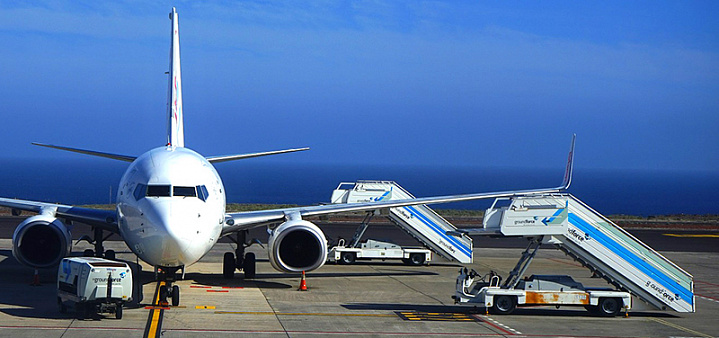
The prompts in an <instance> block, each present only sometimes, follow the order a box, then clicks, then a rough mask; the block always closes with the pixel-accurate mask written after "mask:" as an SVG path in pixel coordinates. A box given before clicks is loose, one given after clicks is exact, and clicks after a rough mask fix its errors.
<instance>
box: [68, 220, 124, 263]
mask: <svg viewBox="0 0 719 338" xmlns="http://www.w3.org/2000/svg"><path fill="white" fill-rule="evenodd" d="M93 231H94V233H93V238H90V237H89V236H87V235H85V236H82V237H80V239H78V240H77V242H76V243H75V244H77V243H80V242H81V241H87V242H88V243H90V244H92V245H94V246H95V249H94V250H93V249H86V250H85V251H83V253H82V255H83V256H85V257H100V258H103V257H104V258H106V259H109V260H113V261H114V260H115V250H107V251H105V249H104V248H103V246H102V243H103V242H104V241H106V240H107V239H108V238H110V236H112V235H113V233H112V232H111V233H109V234H108V235H107V236H105V237H103V233H102V229H100V228H98V227H94V228H93Z"/></svg>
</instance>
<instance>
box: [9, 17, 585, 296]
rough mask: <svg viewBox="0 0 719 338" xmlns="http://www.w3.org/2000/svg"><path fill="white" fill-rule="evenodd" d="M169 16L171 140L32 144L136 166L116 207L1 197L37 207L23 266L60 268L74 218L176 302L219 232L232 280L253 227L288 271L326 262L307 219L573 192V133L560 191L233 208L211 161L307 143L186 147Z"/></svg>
mask: <svg viewBox="0 0 719 338" xmlns="http://www.w3.org/2000/svg"><path fill="white" fill-rule="evenodd" d="M170 20H171V21H172V24H171V28H172V30H171V46H170V65H169V72H168V96H167V101H168V102H167V104H168V107H167V113H166V114H167V143H166V144H165V145H162V146H159V147H156V148H153V149H151V150H149V151H147V152H146V153H144V154H142V155H140V156H127V155H120V154H111V153H105V152H99V151H93V150H85V149H79V148H70V147H64V146H56V145H48V144H41V143H33V144H34V145H38V146H42V147H48V148H54V149H59V150H65V151H71V152H76V153H82V154H86V155H91V156H98V157H104V158H109V159H113V160H119V161H125V162H130V165H129V167H128V168H127V170H126V171H125V173H124V175H123V176H122V179H121V180H120V183H119V188H118V189H117V199H116V201H117V203H116V208H115V210H98V209H91V208H82V207H75V206H71V205H64V204H55V203H46V202H38V201H29V200H19V199H9V198H0V206H4V207H8V208H11V209H12V213H13V214H14V215H20V213H21V212H22V211H30V212H34V213H37V215H34V216H31V217H28V218H27V219H25V220H24V221H22V222H21V223H20V224H19V225H18V226H17V228H16V229H15V232H14V233H13V238H12V244H13V247H12V252H13V256H14V257H15V258H16V259H17V260H18V261H19V262H20V263H22V264H24V265H27V266H29V267H32V268H35V269H36V271H37V269H40V268H49V267H53V266H57V265H58V264H59V262H60V261H61V260H62V258H64V257H66V256H68V255H70V253H71V248H72V237H71V235H70V230H69V227H68V226H69V225H72V223H73V222H80V223H84V224H88V225H90V226H91V227H92V228H93V231H94V238H86V239H87V240H88V241H89V242H91V243H94V245H95V246H94V250H92V249H88V250H86V251H85V253H84V254H85V255H89V256H92V255H94V256H97V257H103V256H104V257H106V258H110V259H114V256H115V253H114V251H112V250H107V251H105V250H104V248H103V241H104V240H105V239H106V237H104V232H105V231H108V232H110V233H117V234H120V235H121V236H122V239H123V240H124V242H125V243H126V244H127V246H128V248H129V249H130V250H131V251H132V252H133V253H134V254H135V255H137V257H139V258H140V259H142V260H143V261H145V262H147V263H148V264H150V265H151V266H153V267H154V268H155V272H156V273H157V279H158V281H164V282H165V283H164V285H163V286H162V287H161V288H160V297H161V300H163V301H164V302H166V301H167V299H168V298H171V300H172V305H173V306H177V305H179V302H180V289H179V287H178V286H177V285H176V283H174V282H175V281H176V280H177V278H178V276H177V275H178V271H180V270H181V271H182V275H184V271H185V268H186V267H187V266H190V265H192V264H193V263H195V262H197V261H198V260H200V259H201V258H202V257H203V256H204V255H206V254H207V253H208V252H209V251H210V249H212V247H213V246H214V245H215V244H216V243H217V241H218V240H219V239H220V238H221V237H229V238H230V239H232V241H233V242H234V243H235V244H236V245H237V249H236V250H235V252H227V253H225V254H224V257H223V269H222V274H223V277H225V278H233V277H234V273H235V271H236V270H242V271H243V272H244V278H247V279H251V278H254V277H255V271H256V268H255V264H256V263H255V262H256V259H255V254H254V253H252V252H247V253H245V248H247V247H248V246H249V245H251V244H252V241H251V240H248V231H249V230H250V229H252V228H255V227H260V226H267V227H268V232H269V239H268V241H267V250H268V255H269V260H270V263H271V265H272V267H274V268H275V269H276V270H278V271H282V272H302V271H312V270H316V269H318V268H320V267H321V266H322V265H323V264H324V263H325V261H326V260H327V246H328V244H327V239H326V238H325V235H324V233H323V232H322V230H321V229H320V228H319V227H317V226H316V225H315V224H313V223H311V222H309V221H307V220H306V219H305V218H307V217H310V216H318V215H327V214H332V213H339V212H361V211H366V212H370V211H373V210H380V209H388V208H393V207H401V206H410V205H420V204H435V203H448V202H458V201H467V200H477V199H487V198H497V197H513V196H522V195H532V194H544V193H554V192H561V191H564V190H566V189H567V188H569V185H570V183H571V178H572V171H573V169H572V168H573V159H574V143H575V139H576V135H574V136H573V137H572V143H571V147H570V152H569V157H568V159H567V166H566V170H565V173H564V180H563V182H562V184H561V185H560V186H558V187H555V188H546V189H531V190H518V191H504V192H488V193H475V194H463V195H451V196H436V197H424V198H416V199H408V200H382V201H375V202H363V203H352V204H330V205H316V206H305V207H294V208H280V209H273V210H263V211H249V212H230V213H228V212H226V197H225V189H224V186H223V184H222V179H221V178H220V175H219V174H218V173H217V171H216V170H215V168H214V166H213V165H214V164H216V163H221V162H226V161H234V160H241V159H248V158H253V157H259V156H268V155H276V154H283V153H290V152H298V151H305V150H308V149H309V148H306V147H303V148H293V149H285V150H277V151H267V152H258V153H249V154H236V155H228V156H209V157H205V156H202V155H200V154H198V153H197V152H195V151H193V150H191V149H189V148H187V147H185V142H184V125H183V114H184V110H183V105H182V80H181V72H180V40H179V22H178V14H177V11H176V9H175V8H174V7H173V8H172V11H171V13H170ZM180 278H181V277H180Z"/></svg>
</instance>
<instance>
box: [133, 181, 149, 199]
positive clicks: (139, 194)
mask: <svg viewBox="0 0 719 338" xmlns="http://www.w3.org/2000/svg"><path fill="white" fill-rule="evenodd" d="M146 191H147V186H146V185H144V184H138V185H137V186H136V187H135V192H134V194H133V195H134V196H135V201H139V200H140V199H141V198H143V197H145V192H146Z"/></svg>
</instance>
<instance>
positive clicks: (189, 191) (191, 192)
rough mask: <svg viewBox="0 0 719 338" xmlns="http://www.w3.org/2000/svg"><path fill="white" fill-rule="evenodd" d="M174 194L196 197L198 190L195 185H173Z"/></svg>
mask: <svg viewBox="0 0 719 338" xmlns="http://www.w3.org/2000/svg"><path fill="white" fill-rule="evenodd" d="M172 195H173V196H183V197H195V196H197V192H196V191H195V187H173V189H172Z"/></svg>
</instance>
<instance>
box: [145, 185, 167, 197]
mask: <svg viewBox="0 0 719 338" xmlns="http://www.w3.org/2000/svg"><path fill="white" fill-rule="evenodd" d="M147 196H150V197H168V196H170V186H169V185H148V186H147Z"/></svg>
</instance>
